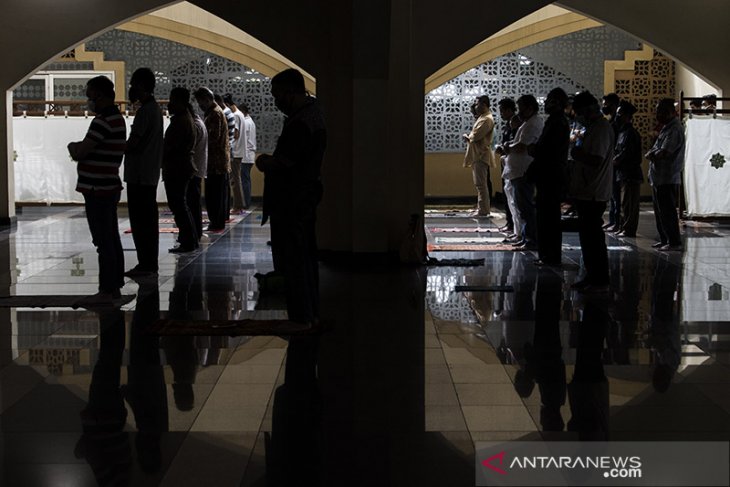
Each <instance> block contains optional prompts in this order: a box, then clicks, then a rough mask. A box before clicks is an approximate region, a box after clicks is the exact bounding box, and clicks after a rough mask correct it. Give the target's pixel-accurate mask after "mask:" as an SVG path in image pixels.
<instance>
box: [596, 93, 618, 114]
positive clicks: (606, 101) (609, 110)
mask: <svg viewBox="0 0 730 487" xmlns="http://www.w3.org/2000/svg"><path fill="white" fill-rule="evenodd" d="M620 101H621V99H620V98H619V97H618V95H617V94H616V93H609V94H608V95H606V96H604V97H603V101H602V104H601V112H603V114H604V115H606V116H607V117H611V118H613V117H615V116H616V110H618V104H619V102H620Z"/></svg>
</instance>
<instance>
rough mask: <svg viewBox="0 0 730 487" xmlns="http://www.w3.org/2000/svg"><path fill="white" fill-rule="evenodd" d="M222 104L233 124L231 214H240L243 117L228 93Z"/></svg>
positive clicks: (242, 203) (241, 203) (241, 209)
mask: <svg viewBox="0 0 730 487" xmlns="http://www.w3.org/2000/svg"><path fill="white" fill-rule="evenodd" d="M223 102H224V103H225V104H226V106H227V107H228V108H229V109H230V111H231V112H232V114H233V119H234V123H235V130H234V133H233V142H232V145H231V156H232V159H231V199H232V200H233V201H232V208H231V213H232V214H240V213H241V212H242V211H243V209H244V206H246V205H245V204H244V201H243V183H242V182H241V165H242V164H243V157H244V155H245V152H246V137H245V135H244V130H245V117H244V115H243V112H242V111H241V110H239V109H238V107H237V106H236V104H235V103H234V101H233V96H232V95H231V94H230V93H228V94H226V95H224V96H223ZM224 113H225V112H224Z"/></svg>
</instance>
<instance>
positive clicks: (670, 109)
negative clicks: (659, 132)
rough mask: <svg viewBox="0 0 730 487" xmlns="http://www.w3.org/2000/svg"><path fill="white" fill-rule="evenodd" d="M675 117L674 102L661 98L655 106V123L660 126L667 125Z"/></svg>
mask: <svg viewBox="0 0 730 487" xmlns="http://www.w3.org/2000/svg"><path fill="white" fill-rule="evenodd" d="M676 115H677V110H676V108H675V107H674V100H673V99H671V98H662V99H661V100H659V103H657V105H656V121H657V122H659V123H661V124H662V125H664V124H667V123H669V122H670V121H671V120H672V119H673V118H674V117H675V116H676Z"/></svg>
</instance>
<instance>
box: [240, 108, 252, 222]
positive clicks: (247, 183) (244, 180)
mask: <svg viewBox="0 0 730 487" xmlns="http://www.w3.org/2000/svg"><path fill="white" fill-rule="evenodd" d="M238 108H239V110H238V111H239V112H242V113H243V116H244V120H243V122H244V123H243V139H244V144H245V149H244V154H243V161H242V164H241V185H242V186H243V207H244V208H249V207H250V206H251V168H252V167H253V165H254V163H255V162H256V124H255V123H254V121H253V118H251V115H250V113H249V109H248V105H246V104H245V103H241V106H239V107H238Z"/></svg>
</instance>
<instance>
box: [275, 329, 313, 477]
mask: <svg viewBox="0 0 730 487" xmlns="http://www.w3.org/2000/svg"><path fill="white" fill-rule="evenodd" d="M318 342H319V338H318V337H314V336H308V337H305V336H299V337H291V338H290V339H289V345H288V347H287V350H286V352H287V353H286V370H285V375H284V384H282V385H281V386H279V387H278V388H277V389H276V392H275V393H274V403H273V412H272V418H271V438H270V442H269V448H268V449H267V463H268V465H269V466H270V467H272V468H267V469H266V475H267V483H266V485H271V486H276V487H279V486H281V487H284V486H287V487H288V486H292V485H299V486H319V485H323V479H322V469H321V464H322V448H323V444H322V420H321V416H322V397H321V394H320V392H319V387H318V383H317V354H318V347H319V343H318Z"/></svg>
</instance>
